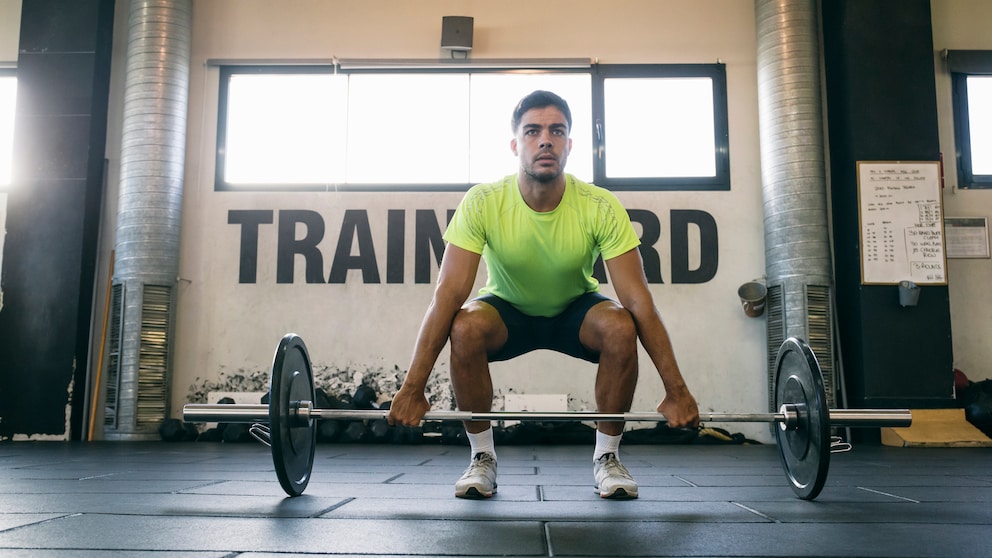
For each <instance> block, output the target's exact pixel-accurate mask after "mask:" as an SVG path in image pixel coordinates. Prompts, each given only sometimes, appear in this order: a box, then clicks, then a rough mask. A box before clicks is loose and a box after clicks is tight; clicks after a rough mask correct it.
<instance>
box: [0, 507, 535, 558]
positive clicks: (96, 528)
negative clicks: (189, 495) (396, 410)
mask: <svg viewBox="0 0 992 558" xmlns="http://www.w3.org/2000/svg"><path fill="white" fill-rule="evenodd" d="M545 540H546V539H545V533H544V528H543V525H542V524H541V523H540V522H521V521H435V520H409V521H404V520H390V521H383V520H358V519H340V520H327V519H274V518H267V519H244V518H236V519H234V518H213V517H203V518H179V517H147V516H120V515H116V516H115V515H75V516H71V517H65V518H61V519H56V520H52V521H47V522H44V523H39V524H35V525H32V526H29V527H21V528H19V529H13V530H8V531H4V532H0V553H2V551H3V549H8V548H13V549H17V548H27V547H30V546H39V544H38V543H39V541H44V548H49V549H81V550H105V551H117V550H145V551H154V550H157V549H169V550H175V551H188V552H204V551H225V550H226V551H229V552H232V553H237V552H253V551H254V552H270V553H274V552H280V553H293V552H298V553H321V552H324V553H328V554H341V553H352V554H376V553H378V554H410V555H421V556H441V555H455V556H478V555H504V556H518V555H525V556H526V555H540V556H546V555H547V550H546V544H545Z"/></svg>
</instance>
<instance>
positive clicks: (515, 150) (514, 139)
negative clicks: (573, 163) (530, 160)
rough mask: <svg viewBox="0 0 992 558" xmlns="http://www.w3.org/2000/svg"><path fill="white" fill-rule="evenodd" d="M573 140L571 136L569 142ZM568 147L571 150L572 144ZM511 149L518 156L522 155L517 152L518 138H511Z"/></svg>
mask: <svg viewBox="0 0 992 558" xmlns="http://www.w3.org/2000/svg"><path fill="white" fill-rule="evenodd" d="M571 141H572V140H571V138H569V142H570V143H571ZM568 149H569V150H570V151H571V149H572V146H571V145H569V146H568ZM510 151H512V152H513V154H514V155H516V156H518V157H519V156H520V154H519V153H517V138H513V139H511V140H510Z"/></svg>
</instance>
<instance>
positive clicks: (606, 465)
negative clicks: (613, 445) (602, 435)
mask: <svg viewBox="0 0 992 558" xmlns="http://www.w3.org/2000/svg"><path fill="white" fill-rule="evenodd" d="M599 462H600V464H601V465H602V467H603V471H604V472H605V473H606V475H607V476H610V477H623V478H624V479H627V480H631V481H632V480H634V477H632V476H631V475H630V472H628V471H627V468H626V467H624V466H623V463H620V460H619V459H618V458H617V456H616V454H615V453H607V454H605V455H603V456H602V457H600V458H599Z"/></svg>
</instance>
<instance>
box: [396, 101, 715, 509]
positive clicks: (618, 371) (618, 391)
mask: <svg viewBox="0 0 992 558" xmlns="http://www.w3.org/2000/svg"><path fill="white" fill-rule="evenodd" d="M571 126H572V115H571V111H570V110H569V108H568V104H567V103H566V102H565V101H564V100H563V99H562V98H561V97H559V96H557V95H555V94H554V93H550V92H547V91H535V92H533V93H531V94H530V95H528V96H526V97H524V98H523V99H522V100H521V101H520V103H519V104H518V105H517V107H516V109H515V110H514V112H513V119H512V127H513V133H514V138H513V139H512V140H511V141H510V149H511V150H512V151H513V153H514V155H516V156H517V157H518V158H519V160H520V169H519V171H518V172H517V174H516V175H510V176H507V177H505V178H504V179H503V180H501V181H499V182H494V183H491V184H480V185H477V186H474V187H473V188H471V189H470V190H469V191H468V193H466V195H465V197H464V199H463V200H462V202H461V203H460V204H459V206H458V209H457V210H456V212H455V215H454V217H453V218H452V220H451V223H450V224H449V225H448V228H447V231H446V232H445V235H444V238H445V240H446V241H447V243H448V245H447V248H446V249H445V252H444V257H443V258H442V262H441V270H440V273H439V275H438V282H437V287H436V289H435V292H434V298H433V300H432V301H431V304H430V306H429V307H428V309H427V312H426V315H425V316H424V321H423V323H422V325H421V327H420V332H419V334H418V336H417V342H416V345H415V347H414V352H413V358H412V362H411V364H410V370H409V372H408V373H407V376H406V380H405V381H404V383H403V385H402V387H401V388H400V390H399V391H398V392H397V394H396V396H395V398H394V399H393V401H392V404H391V406H390V411H389V422H390V424H402V425H407V426H415V425H417V424H419V423H420V421H421V419H422V418H423V416H424V414H425V413H426V412H427V411H428V410H429V409H430V404H429V403H428V402H427V398H426V397H425V395H424V390H425V387H426V385H427V379H428V377H429V376H430V374H431V370H432V368H433V366H434V364H435V362H436V360H437V357H438V355H439V354H440V352H441V350H442V349H443V347H444V345H445V343H446V342H447V341H448V339H449V338H450V340H451V383H452V387H453V389H454V393H455V401H456V403H457V405H458V408H459V409H460V410H462V411H473V412H486V411H489V410H490V409H491V405H492V400H493V384H492V378H491V377H490V373H489V362H493V361H499V360H507V359H510V358H513V357H515V356H518V355H521V354H523V353H526V352H529V351H531V350H534V349H552V350H555V351H559V352H562V353H565V354H568V355H571V356H574V357H577V358H581V359H584V360H587V361H590V362H595V363H598V364H599V367H598V371H597V374H596V383H595V398H596V405H597V407H598V410H599V412H602V413H621V412H627V411H629V410H630V406H631V403H632V400H633V397H634V389H635V386H636V384H637V340H638V338H639V339H640V341H641V343H642V345H643V346H644V348H645V350H646V351H647V353H648V355H649V356H650V358H651V361H652V362H653V363H654V366H655V367H656V368H657V370H658V373H659V374H660V376H661V379H662V381H663V383H664V385H665V398H664V399H663V400H662V402H661V403H660V404H659V405H658V411H659V412H661V413H663V414H664V415H665V417H666V419H668V422H669V424H670V425H671V426H672V427H685V426H697V425H698V423H699V412H698V409H697V406H696V401H695V399H693V397H692V394H690V393H689V389H688V388H687V387H686V384H685V381H684V380H683V378H682V375H681V372H680V371H679V368H678V364H677V363H676V360H675V355H674V352H673V350H672V346H671V341H670V340H669V337H668V332H667V330H666V329H665V326H664V325H663V323H662V321H661V317H660V315H659V314H658V311H657V309H656V308H655V305H654V301H653V299H652V297H651V293H650V291H649V290H648V286H647V279H646V278H645V276H644V269H643V265H642V262H641V256H640V252H639V251H638V249H637V246H638V244H639V243H640V240H639V239H638V237H637V235H636V233H635V231H634V229H633V226H632V225H631V223H630V218H629V217H628V215H627V212H626V210H625V209H624V208H623V207H622V206H621V205H620V202H619V201H618V200H617V198H616V196H614V195H613V194H612V193H610V192H609V191H607V190H605V189H602V188H598V187H596V186H592V185H590V184H586V183H584V182H582V181H580V180H578V179H576V178H575V177H574V176H572V175H569V174H565V172H564V169H565V163H566V161H567V160H568V153H569V151H570V150H571V148H572V140H571V139H570V138H569V130H570V129H571ZM599 255H602V257H603V259H604V261H605V262H606V267H607V269H608V270H609V274H610V279H611V281H612V283H613V286H614V288H615V290H616V293H617V298H618V299H619V303H618V302H616V301H613V300H610V299H608V298H607V297H605V296H603V295H601V294H600V293H599V283H598V281H597V280H596V279H594V278H593V277H592V268H593V264H594V262H595V261H596V259H597V257H598V256H599ZM481 258H485V260H486V266H487V270H488V273H489V277H488V282H487V284H486V287H485V288H484V289H482V290H481V291H480V296H479V297H478V298H475V299H473V300H469V301H468V302H465V301H466V299H467V298H468V297H469V295H470V294H471V290H472V287H473V285H474V283H475V279H476V273H477V272H478V268H479V261H480V259H481ZM465 430H466V432H467V434H468V438H469V442H470V444H471V446H472V451H471V462H470V465H469V467H468V469H466V471H465V474H464V475H462V477H461V479H459V480H458V482H457V483H456V484H455V496H457V497H460V498H488V497H490V496H492V495H493V493H495V492H496V486H497V484H496V450H495V447H494V444H493V432H492V425H491V424H490V423H489V422H488V421H466V422H465ZM622 432H623V423H622V422H600V423H599V424H598V426H597V432H596V448H595V450H594V452H593V475H594V478H595V481H596V484H595V485H596V487H597V490H598V491H599V494H600V496H601V497H603V498H616V499H626V498H636V497H637V483H636V482H635V481H634V479H633V478H632V477H631V476H630V473H629V472H628V471H627V469H626V468H625V467H624V466H623V464H621V463H620V461H619V459H618V450H619V445H620V438H621V435H622Z"/></svg>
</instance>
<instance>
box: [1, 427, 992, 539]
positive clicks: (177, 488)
mask: <svg viewBox="0 0 992 558" xmlns="http://www.w3.org/2000/svg"><path fill="white" fill-rule="evenodd" d="M497 451H498V454H499V466H500V471H499V492H498V494H497V495H495V496H494V497H493V498H492V499H491V500H485V501H477V500H458V499H456V498H454V497H452V490H453V489H452V486H453V483H454V481H455V480H456V479H457V478H458V476H459V475H460V474H461V471H462V470H463V469H464V467H465V465H466V464H467V461H468V449H467V447H462V446H445V445H434V444H430V445H417V446H401V445H369V444H362V445H337V444H320V445H318V446H317V452H316V458H315V463H314V470H313V476H312V480H311V481H310V485H309V487H308V488H307V490H306V493H305V494H304V495H303V496H300V497H297V498H287V497H285V494H284V493H283V492H282V489H281V488H280V486H279V483H278V481H277V479H276V475H275V472H274V469H273V465H272V459H271V454H270V452H269V450H268V449H267V448H266V447H264V446H262V445H261V444H256V443H247V444H222V443H208V442H185V443H165V442H148V443H145V442H140V443H138V442H133V443H129V442H118V443H91V444H75V443H63V442H13V443H4V444H0V555H2V556H4V557H21V556H24V557H28V556H30V557H32V558H38V557H53V556H55V557H63V556H72V557H80V556H82V557H90V556H92V557H96V556H100V557H104V556H108V555H113V556H125V557H129V556H149V555H150V556H155V557H168V556H184V557H204V558H205V557H231V556H240V557H250V558H261V557H272V556H303V555H305V556H338V557H340V556H409V555H422V556H602V557H606V556H610V557H616V556H832V557H836V556H900V557H915V556H935V557H937V556H939V557H942V558H944V557H948V556H979V555H984V556H988V555H990V553H992V541H990V539H989V534H990V533H992V529H990V526H992V475H990V474H989V471H990V468H989V458H990V457H992V452H990V450H988V449H981V448H926V449H921V448H891V447H885V446H875V445H856V446H855V448H854V450H853V451H851V452H849V453H838V454H833V455H832V456H831V463H830V469H829V476H828V478H827V483H826V486H825V488H824V490H823V492H822V493H821V494H820V496H819V498H817V499H816V500H814V501H803V500H799V499H797V498H795V496H794V495H793V493H792V490H791V489H790V488H789V487H788V486H787V484H786V479H785V474H784V472H783V470H782V467H781V465H780V463H779V456H778V453H777V450H776V448H775V446H774V445H750V446H738V445H718V446H714V445H632V444H628V445H625V446H623V447H622V448H621V458H622V460H623V461H624V463H625V464H626V465H627V466H628V468H629V469H630V470H631V472H632V473H633V475H634V477H635V478H636V479H637V480H638V482H639V483H640V498H639V499H638V500H632V501H610V500H602V499H600V498H599V497H598V496H597V495H596V494H595V493H594V492H593V489H592V462H591V451H592V448H591V447H585V446H503V447H499V448H498V450H497Z"/></svg>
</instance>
